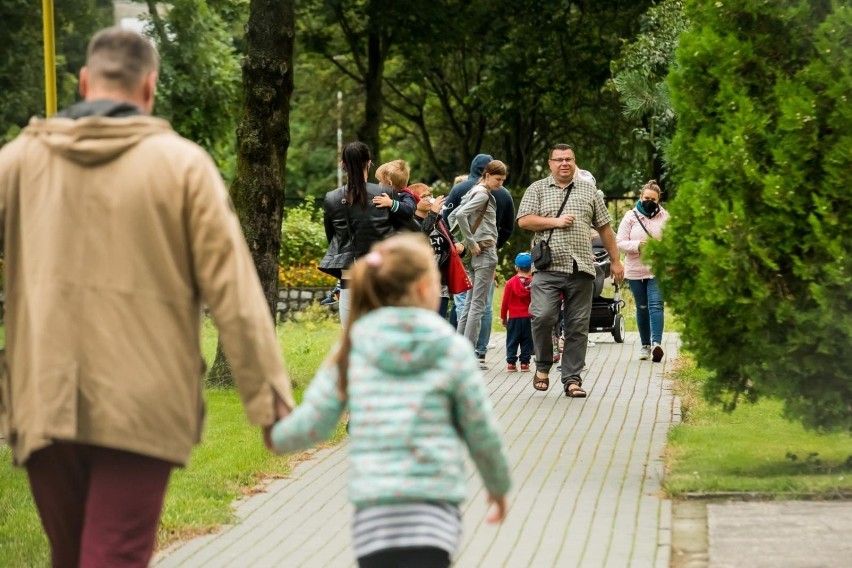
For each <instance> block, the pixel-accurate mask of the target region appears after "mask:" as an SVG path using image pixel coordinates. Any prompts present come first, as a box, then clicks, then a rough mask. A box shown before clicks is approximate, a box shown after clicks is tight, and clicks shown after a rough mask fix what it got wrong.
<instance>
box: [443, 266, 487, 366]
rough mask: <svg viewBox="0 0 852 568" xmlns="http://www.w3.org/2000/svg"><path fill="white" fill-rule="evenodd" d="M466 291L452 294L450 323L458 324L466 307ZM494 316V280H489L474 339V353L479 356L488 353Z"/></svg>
mask: <svg viewBox="0 0 852 568" xmlns="http://www.w3.org/2000/svg"><path fill="white" fill-rule="evenodd" d="M467 294H468V293H467V292H462V293H461V294H453V309H452V310H450V325H452V326H453V327H457V326H458V320H459V319H460V318H461V315H462V312H464V310H465V309H466V308H467ZM493 317H494V281H493V280H492V281H491V289H490V290H488V299H487V300H486V304H485V311H484V312H482V320H481V323H480V328H479V337H478V338H477V340H476V347H475V350H476V354H477V355H479V356H480V357H485V354H486V353H488V341H489V340H490V339H491V325H492V319H493Z"/></svg>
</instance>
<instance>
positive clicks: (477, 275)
mask: <svg viewBox="0 0 852 568" xmlns="http://www.w3.org/2000/svg"><path fill="white" fill-rule="evenodd" d="M496 271H497V249H496V248H495V247H490V248H487V249H485V250H483V251H482V252H480V253H479V254H478V255H476V256H474V257H473V258H472V259H471V260H470V279H471V280H473V290H471V291H469V292H468V293H467V303H466V305H465V309H464V313H463V314H462V315H461V319H459V328H458V331H459V333H460V334H462V335H464V336H465V337H467V338H468V339H469V340H470V343H471V345H476V340H477V339H478V338H479V329H480V327H481V326H482V313H483V312H484V311H485V304H486V303H487V302H488V291H489V290H491V282H493V281H494V273H495V272H496Z"/></svg>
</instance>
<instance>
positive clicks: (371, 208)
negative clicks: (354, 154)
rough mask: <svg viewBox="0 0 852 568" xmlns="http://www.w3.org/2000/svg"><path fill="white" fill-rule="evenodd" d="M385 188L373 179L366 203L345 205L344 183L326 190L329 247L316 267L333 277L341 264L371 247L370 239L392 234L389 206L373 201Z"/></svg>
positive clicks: (342, 266)
mask: <svg viewBox="0 0 852 568" xmlns="http://www.w3.org/2000/svg"><path fill="white" fill-rule="evenodd" d="M383 191H386V189H382V188H381V187H379V186H378V185H376V184H374V183H368V184H367V205H366V206H361V205H359V204H357V203H356V204H353V205H352V206H351V207H348V206H347V203H346V194H345V186H344V187H338V188H337V189H334V190H332V191H329V192H328V193H326V194H325V201H323V211H324V215H323V222H324V224H325V236H326V238H327V239H328V251H326V253H325V256H324V257H323V259H322V261H321V262H320V264H319V269H320V270H321V271H323V272H325V273H326V274H330V275H331V276H334V277H336V278H340V275H341V273H342V271H343V269H344V268H349V266H350V265H351V264H352V263H353V262H354V261H355V259H356V258H360V257H362V256H364V255H365V254H367V253H368V252H369V251H370V247H371V246H373V243H375V242H378V241H381V240H382V239H384V238H386V237H389V236H390V235H392V234H394V228H393V226H392V225H391V220H390V213H389V211H390V210H389V209H380V208H378V207H376V206H375V205H373V197H376V196H379V195H381V194H382V192H383Z"/></svg>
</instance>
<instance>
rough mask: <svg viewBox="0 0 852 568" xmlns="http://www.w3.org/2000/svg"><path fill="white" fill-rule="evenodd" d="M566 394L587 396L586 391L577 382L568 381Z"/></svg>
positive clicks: (571, 396)
mask: <svg viewBox="0 0 852 568" xmlns="http://www.w3.org/2000/svg"><path fill="white" fill-rule="evenodd" d="M571 387H574V388H571ZM565 396H567V397H569V398H586V391H584V390H583V389H582V387H580V385H578V384H577V383H568V384H567V385H565Z"/></svg>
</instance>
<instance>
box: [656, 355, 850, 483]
mask: <svg viewBox="0 0 852 568" xmlns="http://www.w3.org/2000/svg"><path fill="white" fill-rule="evenodd" d="M706 377H707V373H706V372H704V371H702V370H701V369H699V368H696V366H695V364H694V362H693V361H692V360H691V359H690V358H689V357H688V356H682V357H681V360H680V361H679V365H678V367H677V369H676V370H675V372H674V373H673V378H674V380H675V384H676V391H675V392H676V393H677V394H679V395H680V396H681V397H682V401H683V408H684V422H683V423H682V424H680V425H678V426H675V427H674V428H672V430H671V432H670V434H669V445H668V448H667V466H668V467H667V475H666V480H665V483H664V487H665V490H666V491H667V492H668V493H669V494H670V495H672V496H675V497H678V496H683V495H684V494H687V493H718V492H725V493H727V492H757V493H763V494H765V495H766V496H767V497H774V498H794V497H817V498H831V497H838V496H846V497H848V496H850V495H852V437H850V436H849V435H848V434H820V433H816V432H812V431H807V430H805V429H804V428H803V427H802V426H801V425H800V424H798V423H794V422H789V421H787V420H785V419H784V418H783V417H782V415H781V408H782V405H781V403H780V402H778V401H774V400H763V401H760V402H758V403H757V404H754V405H751V404H747V403H743V404H741V405H739V406H738V407H737V409H736V410H735V411H733V412H731V413H728V412H725V411H724V410H723V409H722V408H720V407H718V406H714V405H710V404H708V403H707V402H706V401H704V400H703V399H702V398H701V389H702V387H703V383H704V381H705V380H706Z"/></svg>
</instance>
